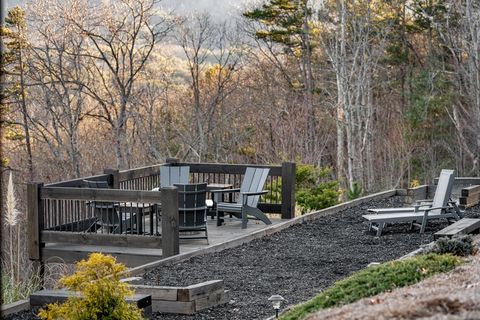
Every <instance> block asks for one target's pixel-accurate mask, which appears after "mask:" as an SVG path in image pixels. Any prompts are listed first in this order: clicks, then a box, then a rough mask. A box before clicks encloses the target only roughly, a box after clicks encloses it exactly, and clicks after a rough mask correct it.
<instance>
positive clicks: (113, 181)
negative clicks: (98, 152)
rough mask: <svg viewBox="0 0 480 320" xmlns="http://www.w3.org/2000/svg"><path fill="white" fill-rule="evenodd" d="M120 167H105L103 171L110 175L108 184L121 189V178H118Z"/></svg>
mask: <svg viewBox="0 0 480 320" xmlns="http://www.w3.org/2000/svg"><path fill="white" fill-rule="evenodd" d="M118 172H119V171H118V169H105V170H103V173H105V174H108V175H109V179H108V184H109V186H110V188H112V189H120V179H119V178H118Z"/></svg>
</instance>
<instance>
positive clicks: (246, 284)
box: [7, 197, 480, 320]
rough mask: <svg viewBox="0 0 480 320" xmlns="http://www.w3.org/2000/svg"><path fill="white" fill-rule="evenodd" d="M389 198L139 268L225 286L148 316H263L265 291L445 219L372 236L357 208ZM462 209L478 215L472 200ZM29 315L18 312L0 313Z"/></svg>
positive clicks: (268, 311)
mask: <svg viewBox="0 0 480 320" xmlns="http://www.w3.org/2000/svg"><path fill="white" fill-rule="evenodd" d="M390 206H400V198H398V197H392V198H389V199H384V200H380V201H370V202H368V203H365V204H363V205H361V206H360V207H354V208H350V209H346V210H343V211H341V212H339V213H337V214H334V215H330V216H326V217H324V218H321V219H319V220H317V221H314V222H308V223H305V224H302V225H295V226H292V227H290V228H288V229H286V230H283V231H281V232H279V233H276V234H274V235H272V236H269V237H266V238H262V239H258V240H254V241H252V242H250V243H247V244H244V245H242V246H240V247H237V248H233V249H227V250H224V251H222V252H219V253H213V254H207V255H204V256H200V257H195V258H192V259H190V260H187V261H185V262H181V263H177V264H175V265H170V266H163V267H159V268H156V269H154V270H151V271H150V272H148V273H147V274H145V276H144V280H145V283H146V284H155V285H164V286H187V285H191V284H196V283H200V282H203V281H208V280H214V279H223V280H224V282H225V287H226V289H227V290H229V294H230V301H229V302H228V303H227V304H224V305H221V306H217V307H213V308H210V309H208V310H204V311H202V312H199V313H198V314H196V315H193V316H183V315H175V314H163V313H156V314H154V319H232V320H233V319H242V320H243V319H265V318H267V317H269V316H271V315H272V314H273V312H272V311H273V309H272V306H271V303H270V302H269V301H268V300H267V299H268V298H269V297H270V296H271V295H273V294H280V295H282V296H283V297H284V298H285V299H286V300H287V304H288V305H291V304H297V303H299V302H302V301H305V300H308V299H310V298H312V297H313V296H315V295H316V294H317V293H318V292H319V291H321V290H323V289H325V288H327V287H329V286H331V285H332V284H333V283H334V282H335V281H337V280H340V279H342V278H345V277H346V276H348V275H349V274H351V273H352V272H354V271H356V270H359V269H362V268H365V267H366V266H367V265H368V264H369V263H371V262H383V261H388V260H392V259H396V258H399V257H401V256H403V255H405V254H407V253H409V252H411V251H413V250H416V249H418V248H419V247H420V246H421V245H423V244H426V243H429V242H431V241H432V240H433V237H432V233H433V232H436V231H438V230H440V229H442V228H443V227H445V226H447V223H446V222H443V221H432V222H429V224H428V227H427V230H426V233H425V234H420V233H419V232H418V229H415V230H413V231H410V230H409V224H394V225H389V226H387V227H386V228H385V229H384V232H383V234H382V236H381V237H379V238H378V237H375V234H374V233H373V232H368V231H367V230H368V224H367V223H366V222H365V221H364V219H363V218H362V216H361V215H362V214H365V213H366V210H367V209H368V208H373V207H390ZM466 215H467V216H469V217H480V206H476V207H474V208H471V209H469V210H467V214H466ZM227 223H228V222H227ZM35 318H36V317H33V316H32V313H31V312H23V313H21V314H17V315H16V316H15V317H13V318H12V317H10V318H7V319H35Z"/></svg>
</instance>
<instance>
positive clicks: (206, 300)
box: [195, 289, 228, 312]
mask: <svg viewBox="0 0 480 320" xmlns="http://www.w3.org/2000/svg"><path fill="white" fill-rule="evenodd" d="M227 301H228V291H225V290H224V289H218V290H216V291H213V292H211V293H210V294H209V295H208V296H206V297H203V298H199V299H197V300H195V312H198V311H201V310H204V309H207V308H211V307H214V306H218V305H220V304H224V303H226V302H227Z"/></svg>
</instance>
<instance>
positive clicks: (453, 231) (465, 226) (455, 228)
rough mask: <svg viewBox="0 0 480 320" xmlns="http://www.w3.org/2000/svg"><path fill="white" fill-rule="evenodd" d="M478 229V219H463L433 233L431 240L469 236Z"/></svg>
mask: <svg viewBox="0 0 480 320" xmlns="http://www.w3.org/2000/svg"><path fill="white" fill-rule="evenodd" d="M478 229H480V219H472V218H463V219H460V220H458V221H457V222H455V223H453V224H451V225H449V226H448V227H446V228H444V229H442V230H440V231H438V232H436V233H434V235H433V238H434V239H438V238H441V237H452V236H454V235H460V234H469V233H473V232H476V231H478Z"/></svg>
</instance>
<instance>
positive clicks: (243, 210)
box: [242, 206, 248, 229]
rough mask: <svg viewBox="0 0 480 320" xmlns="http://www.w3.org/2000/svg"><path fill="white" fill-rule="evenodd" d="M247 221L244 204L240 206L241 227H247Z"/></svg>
mask: <svg viewBox="0 0 480 320" xmlns="http://www.w3.org/2000/svg"><path fill="white" fill-rule="evenodd" d="M247 222H248V213H247V210H246V206H243V207H242V229H246V228H247Z"/></svg>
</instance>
